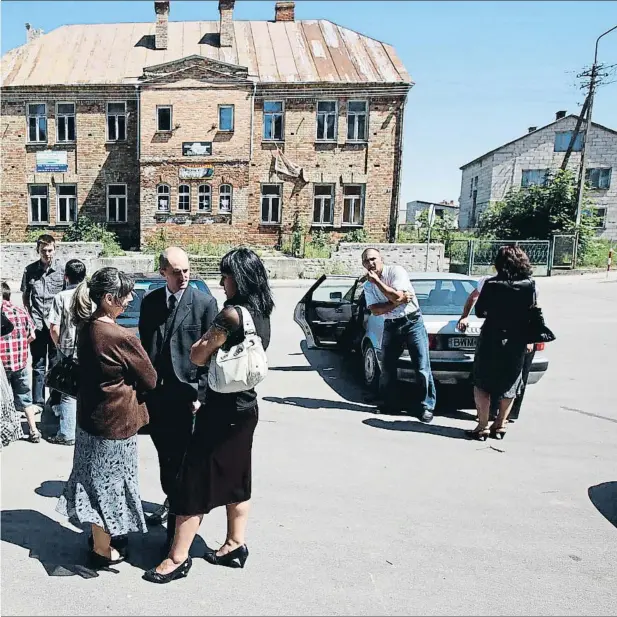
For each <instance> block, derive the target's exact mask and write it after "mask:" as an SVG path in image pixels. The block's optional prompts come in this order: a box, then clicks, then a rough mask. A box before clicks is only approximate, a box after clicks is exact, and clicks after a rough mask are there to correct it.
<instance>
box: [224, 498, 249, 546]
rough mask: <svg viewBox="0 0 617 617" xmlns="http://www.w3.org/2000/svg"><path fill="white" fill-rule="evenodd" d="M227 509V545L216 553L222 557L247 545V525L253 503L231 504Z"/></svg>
mask: <svg viewBox="0 0 617 617" xmlns="http://www.w3.org/2000/svg"><path fill="white" fill-rule="evenodd" d="M226 509H227V538H226V539H225V544H223V546H221V548H220V549H219V550H218V551H217V552H216V554H217V555H218V556H219V557H220V556H221V555H226V554H227V553H229V552H231V551H233V550H235V549H237V548H238V547H239V546H242V545H243V544H246V542H245V533H246V524H247V523H248V520H249V512H250V510H251V501H250V500H247V501H241V502H240V503H230V504H229V505H227V506H226Z"/></svg>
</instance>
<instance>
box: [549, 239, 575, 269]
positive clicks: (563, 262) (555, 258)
mask: <svg viewBox="0 0 617 617" xmlns="http://www.w3.org/2000/svg"><path fill="white" fill-rule="evenodd" d="M576 248H577V247H576V235H574V234H569V235H567V234H559V235H555V236H553V246H552V248H551V263H550V266H551V270H572V269H573V268H574V266H575V262H576Z"/></svg>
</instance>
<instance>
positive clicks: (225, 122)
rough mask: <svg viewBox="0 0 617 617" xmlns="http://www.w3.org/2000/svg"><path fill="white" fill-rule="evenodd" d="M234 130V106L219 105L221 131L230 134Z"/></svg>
mask: <svg viewBox="0 0 617 617" xmlns="http://www.w3.org/2000/svg"><path fill="white" fill-rule="evenodd" d="M233 130H234V106H233V105H219V131H226V132H228V133H230V132H231V131H233Z"/></svg>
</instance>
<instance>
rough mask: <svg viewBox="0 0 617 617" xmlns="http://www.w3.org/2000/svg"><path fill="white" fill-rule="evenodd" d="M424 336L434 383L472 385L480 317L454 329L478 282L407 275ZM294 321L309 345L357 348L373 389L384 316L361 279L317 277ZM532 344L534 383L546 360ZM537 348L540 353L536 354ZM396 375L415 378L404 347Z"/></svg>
mask: <svg viewBox="0 0 617 617" xmlns="http://www.w3.org/2000/svg"><path fill="white" fill-rule="evenodd" d="M410 280H411V283H412V285H413V287H414V290H415V292H416V295H417V297H418V302H419V304H420V309H421V311H422V315H423V317H424V323H425V325H426V330H427V332H428V337H429V348H430V358H431V369H432V372H433V377H434V379H435V381H436V382H437V383H438V384H442V385H462V386H469V388H470V389H471V385H472V384H471V370H472V365H473V359H474V350H475V347H476V343H477V341H478V336H479V334H480V328H481V327H482V323H483V320H482V319H478V318H477V317H476V316H475V315H474V313H473V311H472V313H471V315H470V316H469V327H468V328H467V330H466V331H465V332H461V331H460V330H458V328H457V322H458V320H459V317H460V316H461V314H462V312H463V306H464V305H465V301H466V300H467V297H468V296H469V294H470V293H471V292H472V291H473V290H474V289H476V287H477V285H478V282H477V281H476V280H475V279H473V278H471V277H469V276H465V275H462V274H453V273H447V272H445V273H430V272H429V273H421V274H412V275H411V276H410ZM294 320H295V321H296V323H297V324H298V325H299V326H300V327H301V328H302V330H303V332H304V335H305V337H306V341H307V345H308V347H309V348H322V349H343V350H347V351H357V352H360V353H361V354H362V357H363V362H362V365H363V377H364V382H365V384H366V385H367V386H369V387H370V388H376V387H377V385H378V383H379V375H380V372H381V367H382V358H381V339H382V334H383V322H384V319H383V317H380V316H375V315H372V314H371V313H370V311H369V310H368V309H367V308H366V302H365V300H364V291H363V284H362V282H361V281H360V280H359V279H356V278H354V277H350V276H326V275H324V276H322V277H321V278H320V279H319V280H318V281H317V282H316V283H315V284H314V285H313V286H312V287H311V288H310V289H309V291H308V292H307V294H306V295H305V296H304V297H303V298H302V300H300V302H299V303H298V305H297V306H296V310H295V313H294ZM543 350H544V344H543V343H540V344H537V345H536V354H535V356H534V359H533V363H532V366H531V371H530V373H529V380H528V384H534V383H537V382H538V381H539V380H540V379H541V378H542V377H543V376H544V373H545V372H546V370H547V369H548V360H547V358H546V357H544V356H543V355H542V354H541V352H542V351H543ZM538 352H540V353H538ZM398 377H399V379H401V380H404V381H410V382H414V381H415V371H414V370H413V369H412V366H411V360H410V358H409V352H408V351H407V350H406V349H405V350H404V351H403V352H402V354H401V358H400V360H399V367H398Z"/></svg>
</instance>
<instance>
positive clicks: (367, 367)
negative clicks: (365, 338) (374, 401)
mask: <svg viewBox="0 0 617 617" xmlns="http://www.w3.org/2000/svg"><path fill="white" fill-rule="evenodd" d="M362 355H363V362H362V366H363V374H364V384H365V385H366V386H367V388H369V389H370V390H372V391H374V392H377V390H378V389H379V372H380V371H379V363H378V362H377V352H376V351H375V348H374V347H373V346H372V345H371V344H370V343H367V344H366V345H365V346H364V352H363V354H362Z"/></svg>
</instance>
